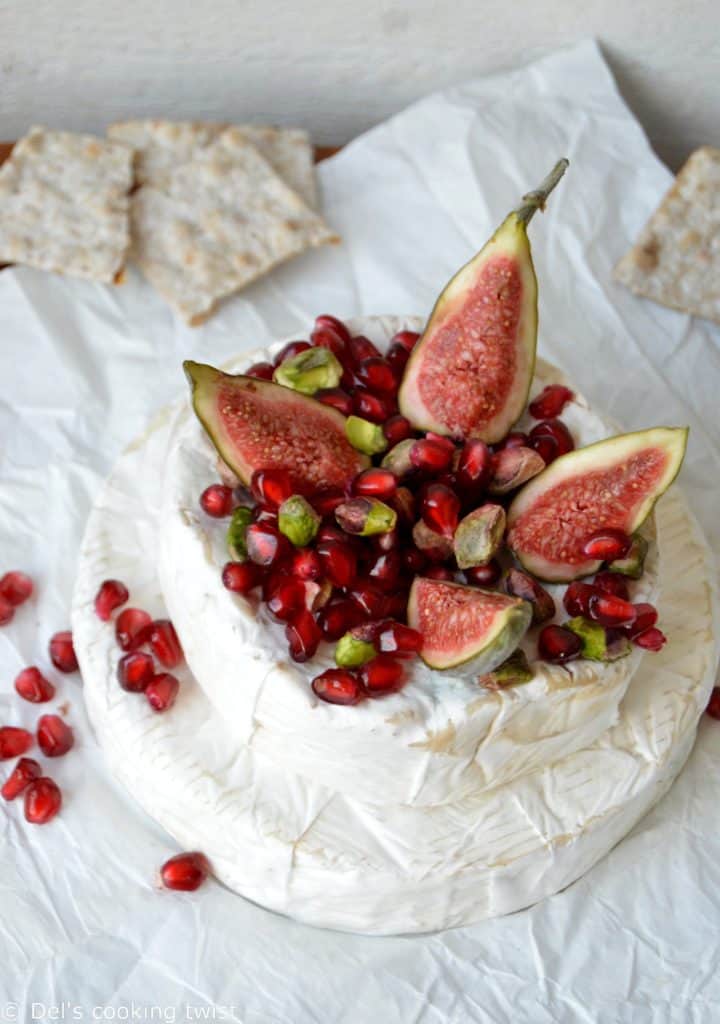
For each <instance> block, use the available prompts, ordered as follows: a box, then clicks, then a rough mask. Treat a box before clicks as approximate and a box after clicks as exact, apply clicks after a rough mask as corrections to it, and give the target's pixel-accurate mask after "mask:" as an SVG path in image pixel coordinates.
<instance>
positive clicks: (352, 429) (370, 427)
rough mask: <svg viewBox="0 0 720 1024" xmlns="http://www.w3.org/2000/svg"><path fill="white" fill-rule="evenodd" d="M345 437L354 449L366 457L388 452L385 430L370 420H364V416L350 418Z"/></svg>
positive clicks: (346, 424)
mask: <svg viewBox="0 0 720 1024" xmlns="http://www.w3.org/2000/svg"><path fill="white" fill-rule="evenodd" d="M345 435H346V437H347V439H348V441H349V442H350V444H351V445H352V446H353V448H357V450H358V451H359V452H364V453H365V455H379V454H380V452H384V451H387V446H388V442H387V438H386V437H385V434H384V432H383V428H382V427H381V426H379V424H377V423H371V422H370V420H364V419H363V418H362V416H348V418H347V420H346V421H345Z"/></svg>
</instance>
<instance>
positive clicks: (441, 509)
mask: <svg viewBox="0 0 720 1024" xmlns="http://www.w3.org/2000/svg"><path fill="white" fill-rule="evenodd" d="M459 516H460V500H459V498H458V496H457V495H456V494H454V493H453V491H451V490H450V488H449V487H446V486H445V485H444V484H430V486H429V487H428V488H427V490H426V491H425V496H424V498H423V500H422V517H423V520H424V522H425V524H426V526H429V527H430V529H431V530H435V531H436V532H437V533H441V534H442V535H443V536H444V537H452V536H453V534H454V533H455V530H456V529H457V524H458V518H459Z"/></svg>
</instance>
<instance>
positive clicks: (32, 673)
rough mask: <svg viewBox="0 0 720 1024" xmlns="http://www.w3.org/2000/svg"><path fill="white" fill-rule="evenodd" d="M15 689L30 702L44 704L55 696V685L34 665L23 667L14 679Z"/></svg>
mask: <svg viewBox="0 0 720 1024" xmlns="http://www.w3.org/2000/svg"><path fill="white" fill-rule="evenodd" d="M15 689H16V690H17V692H18V693H19V694H20V696H21V697H22V698H23V700H29V701H30V703H31V704H44V703H45V702H46V701H48V700H52V699H53V697H54V696H55V687H54V686H53V684H52V683H51V682H50V680H49V679H46V678H45V676H44V675H43V674H42V672H41V671H40V669H39V668H35V666H34V665H32V666H30V668H24V669H23V670H22V672H20V673H19V674H18V676H17V678H16V679H15Z"/></svg>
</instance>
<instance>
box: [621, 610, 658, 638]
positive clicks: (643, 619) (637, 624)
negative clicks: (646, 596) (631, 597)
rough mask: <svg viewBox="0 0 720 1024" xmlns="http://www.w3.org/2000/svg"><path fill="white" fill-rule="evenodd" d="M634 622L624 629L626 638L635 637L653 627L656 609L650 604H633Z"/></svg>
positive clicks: (656, 614)
mask: <svg viewBox="0 0 720 1024" xmlns="http://www.w3.org/2000/svg"><path fill="white" fill-rule="evenodd" d="M633 608H634V609H635V620H634V621H633V622H632V623H630V625H629V626H626V627H625V632H626V633H627V634H628V636H631V637H635V636H637V634H638V633H644V632H645V630H646V629H650V628H651V626H654V625H655V623H656V622H657V620H658V613H657V608H655V606H654V605H652V604H635V605H633Z"/></svg>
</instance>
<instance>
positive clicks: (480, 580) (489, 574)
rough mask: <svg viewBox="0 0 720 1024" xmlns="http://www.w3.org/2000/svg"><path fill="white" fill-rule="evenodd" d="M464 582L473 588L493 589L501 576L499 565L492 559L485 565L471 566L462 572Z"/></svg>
mask: <svg viewBox="0 0 720 1024" xmlns="http://www.w3.org/2000/svg"><path fill="white" fill-rule="evenodd" d="M463 576H464V577H465V582H466V583H469V584H471V586H473V587H494V586H495V584H496V583H497V582H498V580H499V579H500V577H501V576H502V569H501V567H500V563H499V562H498V561H497V560H496V559H494V558H492V559H491V560H490V561H489V562H487V563H486V564H485V565H473V566H472V568H470V569H465V570H464V571H463Z"/></svg>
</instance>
